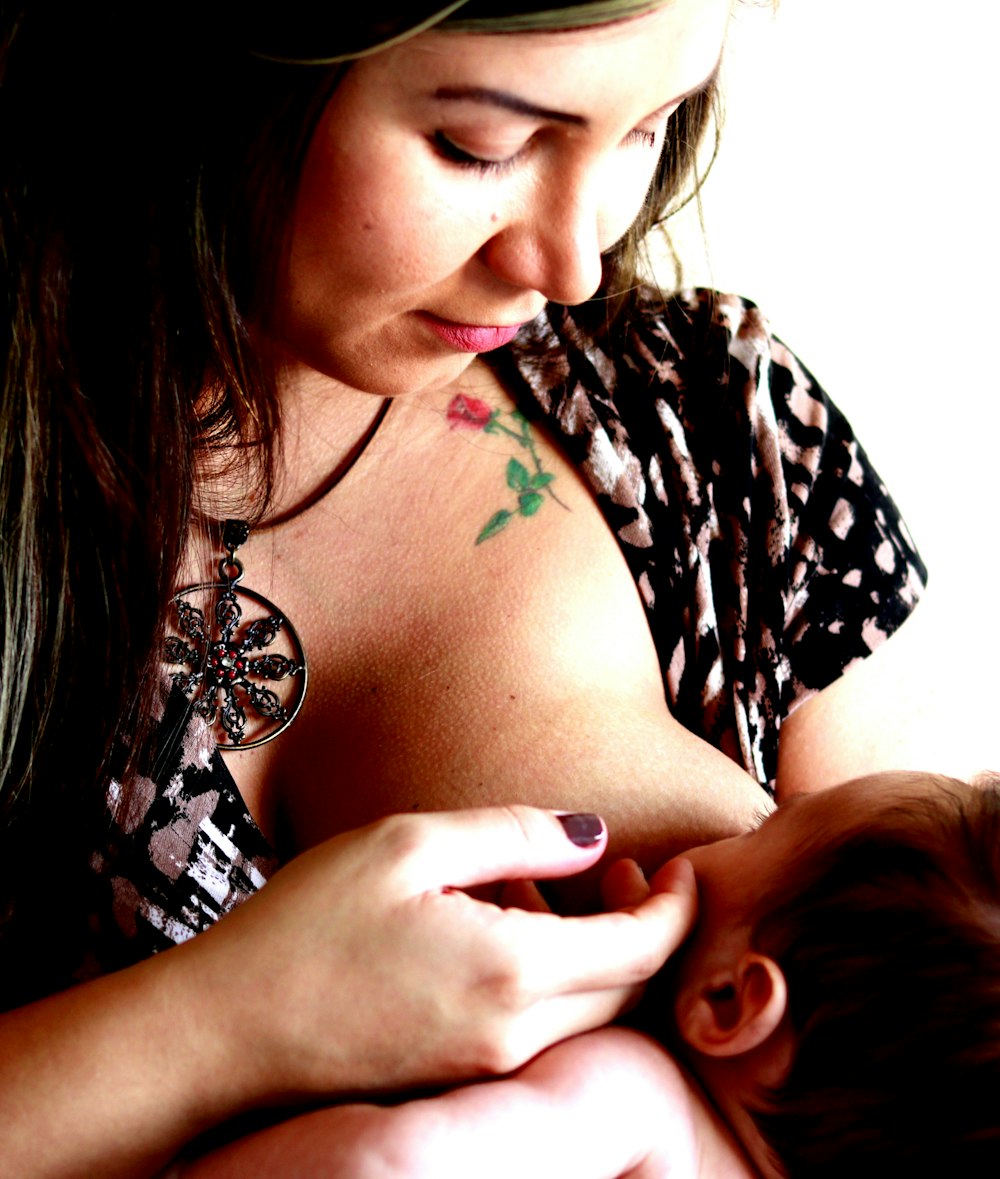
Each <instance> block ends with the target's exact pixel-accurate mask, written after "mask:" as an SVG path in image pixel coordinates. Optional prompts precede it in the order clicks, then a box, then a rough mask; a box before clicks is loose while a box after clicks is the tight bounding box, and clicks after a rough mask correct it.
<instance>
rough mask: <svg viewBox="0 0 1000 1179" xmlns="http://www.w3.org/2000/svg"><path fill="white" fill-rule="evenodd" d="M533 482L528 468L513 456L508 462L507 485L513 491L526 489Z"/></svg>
mask: <svg viewBox="0 0 1000 1179" xmlns="http://www.w3.org/2000/svg"><path fill="white" fill-rule="evenodd" d="M530 483H531V476H530V475H529V474H528V468H527V467H526V466H525V465H524V464H523V463H519V462H518V461H517V459H515V458H512V459H511V460H510V461H509V462H508V463H507V486H508V487H509V488H510V489H511V491H525V490H526V489H527V488H528V486H529V485H530Z"/></svg>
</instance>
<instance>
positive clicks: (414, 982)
mask: <svg viewBox="0 0 1000 1179" xmlns="http://www.w3.org/2000/svg"><path fill="white" fill-rule="evenodd" d="M577 826H579V824H577ZM592 826H593V827H594V835H595V836H596V838H593V839H592V841H591V842H589V845H588V846H579V845H578V844H576V843H574V842H571V840H570V838H568V837H567V833H566V830H565V827H564V823H563V822H561V821H560V819H559V818H558V817H557V816H556V815H554V814H552V813H551V812H548V811H541V810H535V809H532V808H527V807H509V808H493V809H483V810H474V811H464V812H453V813H440V814H433V815H419V816H415V815H411V816H396V817H393V818H390V819H386V820H383V821H381V822H378V823H375V824H373V825H372V826H370V827H367V828H364V829H362V830H360V831H354V832H349V833H347V834H345V835H342V836H339V837H337V838H335V839H333V840H330V841H329V842H327V843H325V844H323V845H321V846H319V847H317V848H314V849H313V850H311V851H310V852H308V853H306V854H304V855H302V856H300V857H298V858H297V859H296V860H294V861H293V862H292V863H290V864H289V865H288V866H287V867H285V868H283V869H282V870H281V871H280V872H279V873H278V874H277V875H276V876H275V877H274V879H273V880H272V881H271V883H269V884H268V886H267V888H266V889H264V890H263V892H262V893H261V894H260V895H259V896H257V897H255V898H253V899H252V900H251V901H250V902H248V903H247V904H246V905H245V906H243V908H242V909H241V910H240V911H238V912H236V913H234V914H232V915H231V916H230V917H229V918H227V919H226V920H225V921H223V922H221V923H220V924H219V926H218V927H216V929H214V930H212V931H210V932H209V933H208V934H206V935H204V936H203V938H201V939H199V940H200V942H201V945H199V946H198V947H197V949H198V951H199V958H200V961H199V971H200V972H201V973H202V976H203V982H202V983H201V985H202V986H203V988H204V990H205V993H209V994H216V995H225V996H226V1000H225V1008H226V1010H227V1014H226V1015H225V1016H224V1017H222V1018H223V1021H224V1022H223V1027H225V1025H226V1023H229V1024H230V1025H231V1026H230V1031H232V1032H235V1033H236V1034H237V1035H239V1032H240V1031H241V1030H244V1029H252V1035H249V1036H247V1035H245V1034H244V1035H243V1036H242V1037H241V1039H242V1043H241V1047H240V1056H239V1059H238V1061H237V1060H235V1059H234V1061H233V1064H234V1066H236V1065H237V1063H238V1065H239V1071H240V1072H241V1073H242V1074H243V1075H244V1077H256V1078H257V1087H256V1090H255V1091H254V1092H251V1093H247V1094H244V1095H242V1097H241V1100H243V1101H247V1100H250V1101H274V1100H296V1099H298V1098H301V1097H305V1096H313V1095H317V1094H323V1095H331V1094H336V1095H341V1094H345V1093H351V1092H354V1093H357V1092H371V1091H374V1090H385V1089H397V1088H402V1087H405V1086H409V1085H414V1084H426V1083H434V1082H442V1081H454V1080H457V1079H460V1078H467V1077H478V1076H483V1075H488V1074H495V1073H502V1072H506V1071H509V1070H510V1069H513V1068H515V1067H517V1066H519V1065H521V1064H523V1063H524V1062H525V1061H527V1060H528V1059H530V1058H531V1057H532V1056H534V1055H535V1054H536V1053H538V1052H539V1051H540V1050H541V1049H542V1048H544V1047H546V1046H548V1045H549V1044H552V1043H554V1042H555V1041H557V1040H559V1039H562V1038H564V1037H566V1036H569V1035H572V1034H574V1033H576V1032H580V1031H583V1030H586V1029H589V1028H593V1027H597V1026H599V1025H601V1024H603V1023H606V1022H607V1021H608V1020H610V1019H612V1018H613V1017H614V1016H615V1015H616V1014H618V1013H619V1012H620V1011H621V1010H622V1009H623V1008H624V1007H625V1006H626V1005H628V1004H629V1003H630V1002H631V1001H633V1000H634V998H635V997H636V995H637V993H638V989H639V987H640V985H641V983H642V982H643V981H644V980H645V979H646V978H648V977H649V976H650V975H651V974H652V973H653V972H654V971H656V970H657V969H658V968H659V967H660V965H661V964H662V963H663V961H664V960H665V959H666V957H667V956H668V955H669V954H670V953H671V951H672V950H673V949H674V948H675V947H676V946H677V945H678V944H679V943H680V941H681V940H682V939H683V937H684V936H685V934H686V933H687V930H688V928H689V926H690V924H691V922H692V920H693V914H694V907H695V901H694V889H693V884H692V882H691V880H690V878H688V877H681V878H677V879H675V880H673V881H670V882H668V883H667V884H666V885H664V889H663V891H660V892H658V893H656V894H654V895H651V896H649V897H648V898H646V899H643V900H641V901H640V903H638V904H637V905H636V906H635V907H631V908H628V909H625V910H623V911H618V912H613V913H606V914H602V915H599V916H593V917H584V918H560V917H556V916H554V915H552V914H551V913H529V912H524V911H522V910H518V909H510V908H506V909H505V908H500V907H498V906H496V905H493V904H489V903H486V902H483V901H479V900H475V899H473V898H472V897H471V896H469V895H468V894H467V893H466V892H464V891H462V890H463V889H467V888H472V887H474V886H476V885H481V884H487V883H490V882H495V881H500V880H510V879H529V878H539V879H540V878H545V877H554V876H564V875H567V874H570V873H573V872H578V871H581V870H582V869H584V868H587V867H589V866H590V865H591V864H593V863H594V862H595V861H596V860H597V859H598V858H599V857H600V855H601V853H602V851H603V849H604V844H605V832H604V829H603V826H601V825H599V824H597V823H596V821H595V822H594V823H593V824H592ZM192 948H194V947H192ZM234 982H235V983H236V984H237V985H235V986H234ZM219 1020H220V1017H219V1015H218V1013H216V1014H214V1015H213V1018H212V1021H211V1027H212V1028H214V1029H215V1031H216V1034H218V1031H219ZM206 1030H207V1029H206Z"/></svg>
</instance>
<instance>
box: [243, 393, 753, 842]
mask: <svg viewBox="0 0 1000 1179" xmlns="http://www.w3.org/2000/svg"><path fill="white" fill-rule="evenodd" d="M476 392H477V393H480V392H482V393H483V394H485V396H480V397H477V398H472V397H471V396H470V397H469V398H467V400H466V402H465V403H464V404H460V405H458V406H457V407H456V406H455V405H454V404H453V403H452V402H450V401H449V400H444V401H442V402H441V403H440V404H438V405H431V406H428V405H426V404H424V405H405V404H400V405H398V406H396V407H394V409H393V411H392V413H391V414H390V416H389V418H388V419H387V422H386V428H384V429H383V431H381V432H380V434H379V436H378V438H377V439H376V442H375V443H374V444H373V445H372V447H371V448H370V451H369V453H368V454H367V455H366V456H365V459H364V461H363V462H362V463H360V464H359V466H358V468H357V469H356V470H355V472H353V473H352V475H351V477H350V478H349V479H348V480H347V481H345V483H344V484H343V485H342V486H341V487H339V488H337V489H336V490H335V491H334V492H333V493H332V494H331V495H329V496H327V497H326V498H325V499H323V500H322V501H321V502H320V503H317V504H316V505H314V506H313V507H312V508H311V509H310V510H309V511H308V512H306V513H304V514H303V515H302V516H300V517H298V518H295V519H292V520H289V521H288V522H287V523H285V524H284V525H282V526H281V527H279V528H276V529H273V530H268V531H262V532H260V533H259V534H258V535H256V536H254V537H252V538H251V540H250V542H249V543H248V544H247V545H246V547H245V549H244V550H243V552H242V553H241V556H242V558H243V560H244V563H245V570H246V572H245V584H246V585H247V586H250V587H252V588H253V589H255V590H257V591H258V592H260V593H262V594H264V595H266V597H267V598H269V599H270V600H272V601H273V602H275V603H276V604H277V605H278V606H279V607H280V608H281V610H282V611H283V612H284V613H285V614H286V615H287V617H288V618H289V619H290V620H292V621H293V623H294V625H295V628H296V630H297V632H298V634H299V636H300V638H301V641H302V647H303V649H304V651H305V654H306V659H307V661H308V666H309V686H308V692H307V695H306V698H305V701H304V703H303V707H302V709H301V711H300V713H299V715H298V716H297V718H296V720H295V722H294V724H292V725H291V726H290V727H289V728H288V729H287V730H286V731H285V732H283V733H282V734H281V735H280V736H279V737H278V738H277V739H275V740H274V741H273V742H271V743H269V744H268V745H265V746H263V747H261V748H258V749H253V750H247V751H238V752H231V753H228V754H226V755H225V756H226V759H227V763H228V765H229V768H230V770H231V771H232V773H233V776H234V778H235V780H236V782H237V784H238V786H239V787H240V790H241V792H242V794H243V795H244V798H245V799H246V801H247V804H248V806H249V808H250V810H251V812H252V813H253V814H254V817H255V818H256V819H257V820H258V822H259V823H260V825H261V826H262V828H263V830H264V831H265V833H266V834H267V835H268V836H269V837H270V838H271V839H272V840H274V841H277V842H278V843H279V845H280V846H281V847H282V849H283V850H288V851H294V850H297V849H300V848H302V847H305V846H308V845H311V844H313V843H315V842H318V841H319V840H321V839H323V838H326V837H327V836H329V835H332V834H334V833H336V832H338V831H340V830H344V829H346V828H350V827H354V826H358V825H360V824H363V823H366V822H369V821H371V820H373V819H375V818H377V817H379V816H380V815H383V814H385V813H388V812H391V811H400V810H431V809H444V808H452V807H458V806H469V805H482V804H489V803H505V802H514V801H521V802H529V803H535V804H538V805H545V806H553V807H558V808H563V809H592V810H597V811H599V812H600V813H601V814H602V815H604V817H605V819H606V820H607V821H608V823H609V826H610V827H611V829H612V831H613V832H615V833H616V836H617V839H618V843H619V845H620V846H621V847H622V848H624V849H627V850H629V851H630V852H633V853H634V852H639V853H640V854H641V853H642V851H643V849H647V850H648V853H649V859H650V860H651V862H656V861H658V860H659V859H660V858H662V856H663V855H664V854H666V853H667V852H669V851H672V850H675V849H676V847H678V846H686V845H689V844H690V843H691V842H699V841H701V839H702V837H703V836H705V835H706V834H707V835H714V834H716V833H725V834H728V833H731V829H732V825H733V818H732V814H733V812H734V810H738V808H733V807H731V806H730V807H729V808H728V813H725V814H724V813H723V811H721V810H720V808H719V802H718V799H717V798H715V797H714V796H713V795H712V794H711V793H709V794H708V795H705V796H704V798H703V799H701V800H700V799H699V796H698V795H696V794H693V793H691V792H688V793H685V790H684V789H683V788H682V787H680V786H678V787H677V788H676V789H675V788H674V786H673V784H672V778H673V776H674V775H675V774H676V772H677V768H678V764H679V760H682V759H678V758H676V757H674V756H673V755H674V754H675V753H676V752H677V751H678V748H679V746H680V745H684V746H685V750H686V752H690V749H689V744H690V743H691V742H695V741H696V739H695V738H693V737H691V735H690V734H687V733H686V732H684V731H683V730H679V726H677V725H676V722H674V721H673V720H672V718H671V717H670V715H669V712H668V710H667V707H666V703H665V701H664V695H663V686H662V680H661V676H660V670H659V663H658V658H657V653H656V650H655V648H654V645H653V642H652V638H651V635H650V632H649V629H648V626H647V623H646V619H645V613H644V608H643V604H642V602H641V600H640V597H639V594H638V591H637V589H636V585H635V582H634V580H633V578H632V575H631V574H630V572H629V570H628V567H627V565H626V563H625V561H624V558H623V556H622V553H621V550H620V548H619V546H618V543H617V541H616V539H615V537H614V536H613V535H612V534H611V532H610V531H609V529H608V526H607V524H606V522H605V520H604V517H603V516H602V514H601V512H600V510H599V508H598V506H597V504H596V502H595V501H594V499H593V498H592V496H591V494H590V491H589V489H588V488H587V487H586V486H585V484H584V482H583V480H582V478H581V476H580V474H579V473H578V472H577V471H576V470H575V469H574V468H573V467H572V466H571V465H570V464H569V463H568V461H567V460H566V459H565V458H564V456H563V455H562V453H561V452H560V451H559V450H558V449H557V448H556V447H555V446H554V445H553V444H552V443H551V442H550V441H549V440H548V439H547V438H546V436H545V435H544V433H543V431H542V430H541V429H540V428H538V427H537V426H534V425H528V424H527V423H525V422H524V421H523V420H522V419H521V418H520V417H519V416H518V415H517V414H515V413H513V412H512V410H513V407H512V406H511V404H510V402H509V400H507V399H506V398H505V396H504V395H503V394H502V391H497V390H488V389H487V390H482V391H480V390H476ZM480 402H485V403H486V404H489V406H490V408H491V410H493V411H496V412H494V413H493V414H492V416H491V417H490V418H489V419H488V420H487V421H486V422H485V424H484V416H485V410H484V408H483V405H481V404H479V403H480ZM449 411H451V412H449ZM698 744H699V745H700V743H698ZM706 752H707V753H708V754H710V755H712V756H713V757H717V758H718V762H719V763H722V765H724V767H725V771H724V772H725V773H726V774H728V773H732V774H735V775H739V771H738V770H736V767H735V766H733V765H732V763H730V762H728V760H727V759H725V758H722V757H721V756H720V755H717V754H715V752H714V751H711V750H707V747H706ZM735 788H736V789H737V791H740V792H741V791H744V790H746V792H747V796H748V797H750V796H752V797H753V798H754V800H755V802H756V801H758V799H757V795H756V788H754V787H753V786H752V784H751V783H750V782H749V779H744V778H743V777H742V775H740V776H739V779H738V785H737V786H736V787H735ZM720 827H721V829H720Z"/></svg>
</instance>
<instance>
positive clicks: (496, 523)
mask: <svg viewBox="0 0 1000 1179" xmlns="http://www.w3.org/2000/svg"><path fill="white" fill-rule="evenodd" d="M513 517H514V513H513V512H508V511H507V510H506V509H505V508H501V509H500V511H499V512H494V513H493V515H492V516H490V518H489V520H488V521H487V524H486V527H485V528H484V529H483V530H482V532H480V534H479V535H478V536H477V537H476V544H482V543H483V541H484V540H489V539H490V537H491V536H496V534H497V533H498V532H500V531H501V530H502V529H504V528H506V527H507V525H508V524H509V523H510V522H511V520H512V519H513Z"/></svg>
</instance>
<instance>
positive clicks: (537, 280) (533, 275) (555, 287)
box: [480, 193, 603, 305]
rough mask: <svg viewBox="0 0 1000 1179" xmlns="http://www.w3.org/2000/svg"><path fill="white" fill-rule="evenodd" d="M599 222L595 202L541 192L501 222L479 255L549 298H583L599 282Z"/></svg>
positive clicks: (499, 273) (557, 300)
mask: <svg viewBox="0 0 1000 1179" xmlns="http://www.w3.org/2000/svg"><path fill="white" fill-rule="evenodd" d="M600 223H601V218H600V212H599V209H598V207H597V202H594V201H590V200H587V199H586V197H584V196H578V197H573V196H571V195H570V194H565V193H561V194H560V193H555V194H546V196H545V199H544V200H539V201H536V202H533V203H532V204H531V205H530V207H528V208H526V209H524V210H523V211H522V213H521V215H519V216H515V217H513V218H511V219H510V220H509V221H508V223H507V224H506V225H504V226H503V227H502V228H500V229H499V230H498V231H497V233H496V234H494V236H493V237H491V238H490V239H489V241H487V242H486V244H485V245H484V246H483V247H482V250H481V251H480V256H481V257H482V259H483V261H484V262H485V263H486V265H487V266H488V267H489V269H490V270H491V271H492V272H493V274H495V275H496V276H497V277H498V278H501V279H503V281H504V282H507V283H510V284H511V285H513V286H517V287H520V288H522V289H524V290H532V291H538V292H539V293H540V294H542V295H544V296H545V298H546V300H548V301H550V302H553V303H567V304H569V305H573V304H575V303H583V302H584V301H585V300H587V299H589V298H590V297H591V295H593V294H594V292H595V291H596V290H597V288H598V287H599V286H600V283H601V277H602V273H603V271H602V264H601V248H602V245H601V240H600V239H601V232H600Z"/></svg>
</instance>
